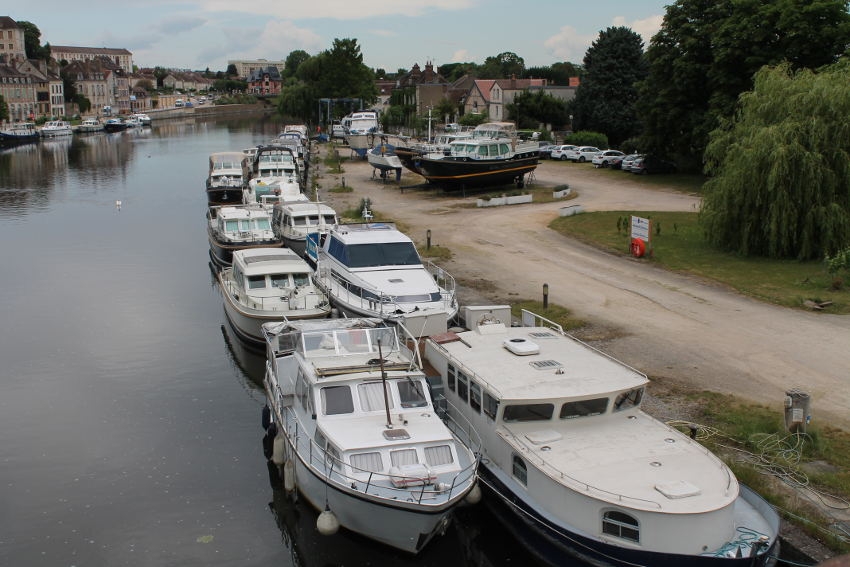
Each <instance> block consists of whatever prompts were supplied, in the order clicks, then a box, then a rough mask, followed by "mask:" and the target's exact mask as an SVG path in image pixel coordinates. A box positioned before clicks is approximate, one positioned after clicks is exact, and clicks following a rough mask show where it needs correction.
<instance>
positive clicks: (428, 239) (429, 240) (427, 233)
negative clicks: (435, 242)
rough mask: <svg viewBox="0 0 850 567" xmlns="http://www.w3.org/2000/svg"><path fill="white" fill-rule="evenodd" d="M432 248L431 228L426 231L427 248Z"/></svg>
mask: <svg viewBox="0 0 850 567" xmlns="http://www.w3.org/2000/svg"><path fill="white" fill-rule="evenodd" d="M430 249H431V229H430V228H429V229H428V230H427V231H426V232H425V250H430Z"/></svg>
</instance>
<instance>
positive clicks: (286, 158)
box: [242, 143, 301, 184]
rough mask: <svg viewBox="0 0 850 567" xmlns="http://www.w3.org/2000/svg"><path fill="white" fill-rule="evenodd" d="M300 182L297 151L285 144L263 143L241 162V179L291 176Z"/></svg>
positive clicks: (246, 181) (284, 177)
mask: <svg viewBox="0 0 850 567" xmlns="http://www.w3.org/2000/svg"><path fill="white" fill-rule="evenodd" d="M293 177H294V179H295V180H296V181H298V182H299V183H300V182H301V175H300V171H299V167H298V161H297V152H296V151H295V150H294V149H293V148H292V147H290V146H289V145H286V144H278V143H272V144H263V145H259V146H257V148H256V151H255V152H254V154H253V155H252V156H247V159H245V160H244V161H243V162H242V179H244V181H245V183H246V184H247V183H249V182H250V181H251V180H252V179H256V180H260V179H263V180H265V181H270V178H282V179H289V178H293Z"/></svg>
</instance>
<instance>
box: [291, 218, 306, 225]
mask: <svg viewBox="0 0 850 567" xmlns="http://www.w3.org/2000/svg"><path fill="white" fill-rule="evenodd" d="M292 226H307V218H306V217H292Z"/></svg>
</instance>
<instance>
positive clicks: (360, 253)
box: [346, 242, 422, 268]
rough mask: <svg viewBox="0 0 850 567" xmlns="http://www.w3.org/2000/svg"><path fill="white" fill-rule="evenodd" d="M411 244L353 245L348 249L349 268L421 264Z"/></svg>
mask: <svg viewBox="0 0 850 567" xmlns="http://www.w3.org/2000/svg"><path fill="white" fill-rule="evenodd" d="M421 263H422V262H421V261H420V260H419V254H417V253H416V247H415V246H414V245H413V243H412V242H384V243H380V244H354V245H351V246H349V247H348V262H347V263H346V265H347V266H348V267H350V268H368V267H371V266H411V265H417V264H421Z"/></svg>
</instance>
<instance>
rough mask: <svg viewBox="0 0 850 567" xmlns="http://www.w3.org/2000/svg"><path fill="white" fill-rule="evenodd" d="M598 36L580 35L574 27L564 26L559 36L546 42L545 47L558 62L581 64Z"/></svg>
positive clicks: (554, 36)
mask: <svg viewBox="0 0 850 567" xmlns="http://www.w3.org/2000/svg"><path fill="white" fill-rule="evenodd" d="M598 35H599V34H598V33H594V34H580V33H578V32H577V31H576V29H575V28H574V27H573V26H563V27H561V29H560V31H559V32H558V33H557V34H555V35H553V36H552V37H550V38H549V39H547V40H546V41H544V42H543V45H544V47H546V50H547V51H548V52H549V54H550V55H552V56H553V57H555V59H557V60H558V61H568V62H570V63H581V62H582V61H583V60H584V54H585V52H586V51H587V48H588V47H590V44H591V43H593V41H594V40H595V39H596V37H597V36H598Z"/></svg>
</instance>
